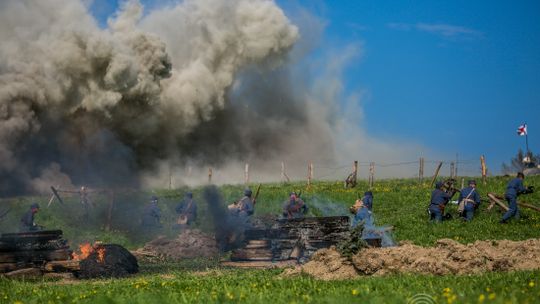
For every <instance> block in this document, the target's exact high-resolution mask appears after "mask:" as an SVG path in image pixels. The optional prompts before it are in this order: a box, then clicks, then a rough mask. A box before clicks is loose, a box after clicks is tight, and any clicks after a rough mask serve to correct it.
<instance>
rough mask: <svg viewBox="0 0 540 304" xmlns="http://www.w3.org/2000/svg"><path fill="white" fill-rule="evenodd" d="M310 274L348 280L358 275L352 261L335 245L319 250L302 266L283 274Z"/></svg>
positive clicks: (323, 278)
mask: <svg viewBox="0 0 540 304" xmlns="http://www.w3.org/2000/svg"><path fill="white" fill-rule="evenodd" d="M302 273H306V274H309V275H311V276H314V277H316V278H317V279H321V280H346V279H352V278H355V277H357V276H358V272H357V271H356V269H355V268H354V266H353V265H352V263H351V262H350V261H349V260H347V259H346V258H344V257H342V256H341V255H340V254H339V252H337V250H336V249H335V247H331V248H329V249H321V250H318V251H317V252H315V253H314V254H313V256H311V260H310V261H309V262H307V263H306V264H304V265H302V266H298V267H296V268H293V269H286V270H285V272H284V273H283V276H294V275H299V274H302Z"/></svg>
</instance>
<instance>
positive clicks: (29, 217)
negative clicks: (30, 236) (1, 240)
mask: <svg viewBox="0 0 540 304" xmlns="http://www.w3.org/2000/svg"><path fill="white" fill-rule="evenodd" d="M38 211H39V204H38V203H33V204H32V205H30V209H29V210H28V211H26V213H25V214H24V215H23V217H22V218H21V226H20V228H19V230H20V232H29V231H39V230H42V227H41V226H38V225H36V223H34V215H35V214H36V213H37V212H38Z"/></svg>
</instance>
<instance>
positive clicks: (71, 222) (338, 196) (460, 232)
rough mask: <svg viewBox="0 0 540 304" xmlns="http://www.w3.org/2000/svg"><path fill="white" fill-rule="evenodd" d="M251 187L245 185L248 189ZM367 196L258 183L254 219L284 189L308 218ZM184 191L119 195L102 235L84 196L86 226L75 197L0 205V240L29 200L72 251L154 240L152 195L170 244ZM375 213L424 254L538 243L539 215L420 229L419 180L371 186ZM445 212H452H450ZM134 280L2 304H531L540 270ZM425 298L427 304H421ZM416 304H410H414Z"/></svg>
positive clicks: (197, 267) (171, 273)
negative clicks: (145, 222) (492, 243)
mask: <svg viewBox="0 0 540 304" xmlns="http://www.w3.org/2000/svg"><path fill="white" fill-rule="evenodd" d="M508 180H509V178H507V177H493V178H490V179H489V180H488V184H487V185H486V186H483V185H481V184H479V192H480V194H482V196H483V197H484V196H485V194H486V193H487V192H497V193H502V192H504V188H505V185H506V183H507V181H508ZM525 184H526V185H534V186H536V187H537V188H539V187H538V186H539V184H540V177H534V178H533V177H529V178H527V179H526V181H525ZM255 187H256V185H252V188H255ZM242 189H243V186H222V187H220V190H221V193H222V196H223V204H226V202H232V201H234V200H235V199H237V198H239V197H240V196H241V194H242ZM366 189H367V184H366V183H365V182H360V184H359V185H358V186H357V188H356V189H352V190H351V189H344V188H343V184H342V183H341V182H316V183H314V184H313V185H312V187H311V188H310V189H306V187H305V184H304V183H293V184H289V185H282V184H265V185H263V186H262V188H261V194H260V197H259V202H258V203H257V206H256V212H255V215H256V216H264V217H267V216H268V215H278V214H279V213H280V211H281V205H282V203H283V201H284V200H285V199H286V198H287V195H288V193H289V192H290V191H292V190H296V191H299V190H302V197H303V198H304V199H305V201H306V202H307V203H308V205H309V206H310V208H311V209H310V212H311V214H312V215H317V216H320V215H338V214H347V207H348V206H350V205H351V204H352V203H353V202H354V200H355V199H356V198H357V195H358V193H360V195H361V193H363V191H365V190H366ZM186 190H187V189H175V190H156V191H153V192H125V193H117V194H116V196H115V204H114V206H113V209H111V210H112V213H111V215H112V222H111V229H110V230H108V229H106V227H107V217H108V210H109V204H108V197H107V196H105V195H102V194H100V195H95V196H93V197H92V199H93V200H94V202H95V204H96V208H95V209H93V210H92V213H91V216H90V219H91V221H88V222H84V221H82V220H81V214H82V209H81V208H80V206H79V202H78V198H77V197H71V198H68V197H66V199H65V205H61V204H59V203H58V202H55V203H53V204H52V206H51V207H50V208H46V207H45V205H46V203H47V202H48V199H49V197H20V198H15V199H4V200H2V201H1V202H0V204H1V205H0V208H5V207H7V206H9V207H10V208H11V211H10V214H9V215H8V216H7V217H6V218H4V219H3V220H2V221H1V222H0V230H1V231H2V232H7V231H13V230H16V228H17V227H18V218H19V217H20V214H22V213H23V212H24V210H25V209H26V208H27V207H28V206H29V205H30V203H31V202H33V201H38V202H39V203H40V204H41V205H42V206H43V208H42V210H41V211H40V214H39V215H38V216H37V217H36V222H38V223H39V224H41V225H44V226H46V227H48V228H59V229H63V230H64V232H65V238H66V239H68V240H70V241H71V242H72V243H77V242H80V241H94V240H101V241H103V242H116V243H120V244H122V245H124V246H127V247H129V248H136V247H138V246H140V245H142V244H143V243H144V242H145V241H146V240H147V239H149V238H151V237H152V235H142V236H141V233H140V225H139V219H140V212H141V211H142V208H143V207H144V205H145V204H146V202H147V200H148V197H149V196H150V195H151V194H157V195H158V196H159V197H160V198H161V199H160V206H161V208H162V211H163V217H162V223H163V227H164V228H163V230H162V231H161V232H160V233H161V234H167V235H170V236H174V234H175V233H177V231H175V230H174V229H173V227H172V226H173V224H174V221H175V219H176V215H175V213H174V207H175V205H176V204H177V203H178V202H179V200H180V199H181V198H182V196H183V193H184V192H185V191H186ZM192 190H193V192H194V197H195V199H196V200H197V201H198V203H199V218H198V220H197V222H196V227H198V228H200V229H202V230H205V231H213V229H214V227H213V224H212V221H211V220H210V217H209V214H208V212H207V211H208V210H207V208H208V207H207V204H206V203H205V202H204V201H203V200H202V196H201V193H202V188H197V189H192ZM372 190H373V192H374V197H375V200H374V207H373V210H374V213H375V216H376V221H377V223H378V224H379V225H393V226H394V227H395V233H394V236H395V238H396V239H397V240H410V241H413V242H414V243H416V244H421V245H432V244H433V243H434V241H435V240H437V239H440V238H453V239H455V240H457V241H459V242H463V243H467V242H472V241H475V240H479V239H513V240H520V239H527V238H538V237H540V229H539V228H540V219H539V214H538V213H536V212H534V211H529V210H526V209H523V208H522V209H521V210H522V215H523V217H524V218H523V219H521V220H520V221H517V222H516V221H513V222H511V223H510V224H507V225H500V224H498V220H499V219H500V216H501V214H500V213H499V212H497V211H495V210H493V211H491V212H486V211H484V209H485V207H486V204H485V203H483V205H482V206H481V208H480V210H481V211H480V212H479V214H478V215H477V217H475V219H474V221H473V222H471V223H464V222H462V221H460V220H452V221H448V222H443V223H441V224H438V225H435V224H431V223H429V222H428V220H427V215H426V212H425V209H426V207H427V202H428V201H429V197H430V192H431V187H430V186H429V185H428V183H427V182H426V183H422V184H421V183H419V182H418V181H417V180H412V179H401V180H380V181H376V184H375V187H374V188H373V189H372ZM522 199H523V201H526V202H529V203H533V204H536V205H539V204H538V203H540V195H539V194H538V193H534V194H532V195H528V196H523V197H522ZM450 208H451V212H454V213H455V209H456V207H455V206H454V205H452V206H451V207H450ZM141 269H142V272H141V274H139V275H137V276H134V277H131V278H126V279H118V280H88V281H79V282H76V283H72V284H69V283H65V282H64V283H62V282H54V281H50V280H43V279H39V280H37V281H13V280H7V279H2V278H0V303H193V302H199V303H228V302H230V303H233V302H234V303H236V302H249V303H269V302H272V303H484V302H486V303H488V302H489V303H537V301H538V298H540V288H539V286H540V279H539V278H540V271H538V270H536V271H519V272H499V273H496V272H494V273H486V274H479V275H470V276H430V275H417V274H410V275H390V276H385V277H361V278H359V279H356V280H346V281H332V282H325V281H318V280H315V279H313V278H310V277H307V276H301V277H297V278H282V277H280V272H281V271H280V270H249V271H248V270H229V269H223V268H220V267H219V266H218V264H217V261H215V260H191V261H182V262H179V263H164V264H157V265H142V268H141ZM422 297H424V299H425V298H426V297H430V298H431V299H433V301H434V302H421V301H420V300H421V299H422ZM415 299H416V300H415Z"/></svg>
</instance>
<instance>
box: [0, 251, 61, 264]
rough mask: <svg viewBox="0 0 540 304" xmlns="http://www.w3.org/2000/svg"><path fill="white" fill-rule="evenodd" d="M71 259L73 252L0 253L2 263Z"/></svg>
mask: <svg viewBox="0 0 540 304" xmlns="http://www.w3.org/2000/svg"><path fill="white" fill-rule="evenodd" d="M70 258H71V250H68V249H59V250H41V251H33V250H28V251H13V252H0V263H17V262H43V261H62V260H68V259H70Z"/></svg>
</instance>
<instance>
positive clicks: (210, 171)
mask: <svg viewBox="0 0 540 304" xmlns="http://www.w3.org/2000/svg"><path fill="white" fill-rule="evenodd" d="M208 183H209V184H211V183H212V167H208Z"/></svg>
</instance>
